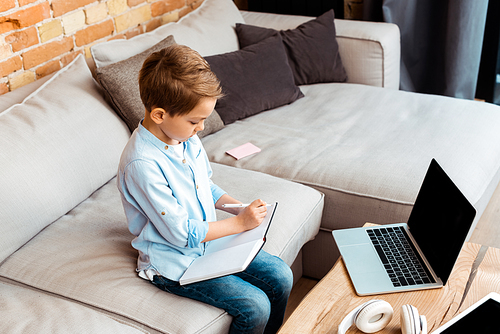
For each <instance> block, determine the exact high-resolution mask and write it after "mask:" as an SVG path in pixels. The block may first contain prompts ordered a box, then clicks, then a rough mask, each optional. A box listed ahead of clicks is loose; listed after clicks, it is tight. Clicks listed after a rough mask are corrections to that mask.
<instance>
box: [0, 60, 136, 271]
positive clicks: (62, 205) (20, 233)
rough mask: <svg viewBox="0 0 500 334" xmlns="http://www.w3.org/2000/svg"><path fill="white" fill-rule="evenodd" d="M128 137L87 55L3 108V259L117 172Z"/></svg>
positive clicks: (0, 228) (0, 170)
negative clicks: (109, 103)
mask: <svg viewBox="0 0 500 334" xmlns="http://www.w3.org/2000/svg"><path fill="white" fill-rule="evenodd" d="M6 98H8V97H6ZM0 99H3V96H2V97H0ZM129 136H130V132H129V131H128V129H127V127H126V126H125V124H124V123H123V122H122V121H121V119H120V118H119V117H118V116H117V115H116V114H115V113H114V111H113V110H112V109H111V108H110V107H109V106H108V105H107V104H106V102H105V101H104V99H103V97H102V95H101V93H100V91H99V89H98V86H97V84H96V82H95V81H94V79H93V78H92V75H91V73H90V70H89V68H88V66H87V63H86V62H85V59H84V58H83V56H81V55H80V56H79V57H78V58H76V59H75V60H74V61H73V62H72V63H71V64H70V65H68V66H67V67H65V68H64V69H62V70H61V71H59V72H57V73H56V74H55V75H54V76H52V77H51V78H50V79H49V80H47V81H46V82H45V83H44V84H43V85H42V86H41V87H39V88H38V89H37V90H36V91H35V92H33V93H32V94H31V95H29V96H28V97H27V98H26V99H25V100H24V101H23V102H22V103H20V104H15V105H13V106H11V107H10V108H8V109H6V110H5V111H3V112H1V113H0V245H2V247H1V248H0V262H2V261H3V260H4V259H5V258H7V257H8V256H9V255H10V254H11V253H13V252H14V251H16V249H18V248H19V247H21V246H22V245H23V244H24V243H26V242H27V241H29V240H30V239H31V238H32V237H33V236H35V235H36V234H37V233H38V232H39V231H40V230H42V229H43V228H44V227H46V226H47V225H49V224H50V223H52V222H53V221H54V220H56V219H57V218H59V217H60V216H62V215H64V214H66V213H67V212H68V211H69V210H71V209H72V208H73V207H75V206H76V205H78V204H79V203H80V202H82V201H83V200H85V199H86V198H87V197H88V196H89V195H91V194H92V193H93V192H94V191H95V190H97V189H98V188H100V187H101V186H102V185H103V184H105V183H106V182H107V181H109V180H110V179H111V178H112V177H113V176H114V175H116V170H117V167H118V161H119V157H120V154H121V152H122V150H123V147H124V146H125V144H126V143H127V141H128V138H129Z"/></svg>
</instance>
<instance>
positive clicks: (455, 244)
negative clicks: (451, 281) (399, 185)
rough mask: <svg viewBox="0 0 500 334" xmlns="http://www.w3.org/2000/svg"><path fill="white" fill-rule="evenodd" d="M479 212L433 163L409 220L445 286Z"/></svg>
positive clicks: (417, 240)
mask: <svg viewBox="0 0 500 334" xmlns="http://www.w3.org/2000/svg"><path fill="white" fill-rule="evenodd" d="M475 215H476V210H475V209H474V207H473V206H472V205H471V204H470V203H469V201H468V200H467V199H466V198H465V196H464V195H463V194H462V193H461V192H460V190H459V189H458V188H457V186H456V185H455V184H454V183H453V181H452V180H451V179H450V178H449V177H448V175H446V173H445V172H444V171H443V169H442V168H441V167H440V166H439V165H438V163H437V162H436V161H435V160H434V159H433V160H432V161H431V165H430V167H429V170H428V171H427V174H426V176H425V178H424V181H423V183H422V187H421V188H420V191H419V193H418V196H417V199H416V201H415V205H414V207H413V209H412V212H411V215H410V218H409V219H408V227H409V228H410V232H411V234H412V236H413V238H414V239H415V241H416V242H417V244H418V246H419V247H420V249H421V250H422V252H423V254H424V255H425V257H426V258H427V260H428V261H429V263H430V265H431V267H432V269H433V270H434V272H435V273H436V275H437V276H438V277H439V278H441V280H442V281H443V284H446V282H447V280H448V278H449V276H450V273H451V270H452V269H453V266H454V264H455V261H456V259H457V258H458V254H459V253H460V250H461V248H462V245H463V243H464V241H465V238H466V237H467V234H468V232H469V229H470V227H471V225H472V222H473V220H474V216H475Z"/></svg>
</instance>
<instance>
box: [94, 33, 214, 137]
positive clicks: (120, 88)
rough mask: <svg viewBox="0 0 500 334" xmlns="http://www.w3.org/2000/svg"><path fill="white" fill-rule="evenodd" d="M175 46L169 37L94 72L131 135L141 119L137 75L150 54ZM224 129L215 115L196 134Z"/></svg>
mask: <svg viewBox="0 0 500 334" xmlns="http://www.w3.org/2000/svg"><path fill="white" fill-rule="evenodd" d="M172 44H175V40H174V37H173V36H172V35H170V36H168V37H167V38H165V39H164V40H162V41H161V42H159V43H157V44H155V45H153V46H152V47H151V48H149V49H147V50H145V51H143V52H141V53H139V54H137V55H135V56H133V57H130V58H128V59H125V60H122V61H119V62H117V63H114V64H110V65H107V66H104V67H98V68H97V69H96V77H97V81H98V82H99V83H100V84H101V86H102V87H103V88H104V91H105V93H106V96H107V98H108V101H109V102H110V104H111V105H112V107H113V109H115V111H116V112H117V114H118V115H119V116H120V117H121V118H122V119H123V120H124V121H125V123H126V124H127V126H128V128H129V129H130V131H134V130H135V128H137V126H138V125H139V121H140V120H141V119H142V118H143V117H144V105H143V104H142V100H141V95H140V93H139V83H138V77H139V71H140V70H141V68H142V64H143V63H144V61H145V60H146V58H147V57H149V55H150V54H152V53H153V52H156V51H160V50H162V49H164V48H166V47H168V46H170V45H172ZM223 127H224V123H223V122H222V120H221V119H220V117H219V115H218V114H217V112H216V111H214V112H213V113H212V114H211V115H210V117H208V118H207V120H206V121H205V129H204V130H203V131H202V132H200V133H198V136H199V137H203V136H206V135H208V134H210V133H213V132H215V131H218V130H220V129H222V128H223Z"/></svg>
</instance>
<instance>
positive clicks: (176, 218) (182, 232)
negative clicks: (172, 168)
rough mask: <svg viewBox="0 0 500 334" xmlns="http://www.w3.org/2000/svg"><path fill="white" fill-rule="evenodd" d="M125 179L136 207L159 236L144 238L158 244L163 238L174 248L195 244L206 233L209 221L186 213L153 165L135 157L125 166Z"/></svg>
mask: <svg viewBox="0 0 500 334" xmlns="http://www.w3.org/2000/svg"><path fill="white" fill-rule="evenodd" d="M124 182H125V186H126V188H127V191H128V192H129V194H130V195H131V197H133V198H134V200H135V201H136V203H137V205H138V206H139V208H138V209H139V210H140V211H142V212H143V214H144V215H145V216H146V217H147V218H148V219H149V221H150V222H151V223H152V224H153V225H154V227H155V228H156V230H157V231H158V233H159V235H154V233H152V235H147V236H144V238H146V239H148V240H150V241H152V242H157V243H164V241H163V240H161V239H160V238H162V239H164V240H166V241H167V242H169V243H170V244H172V245H174V246H177V247H191V248H192V247H198V246H199V244H200V243H201V242H202V241H203V240H204V239H205V237H206V234H207V232H208V223H207V222H205V221H201V220H196V219H189V215H188V212H187V211H186V210H185V209H184V208H183V207H182V206H180V205H179V204H178V202H177V199H176V198H175V197H174V196H173V194H172V190H171V189H170V187H169V185H168V182H167V180H166V179H165V177H164V176H163V173H162V172H161V170H160V168H159V167H158V166H156V165H155V164H153V163H151V162H148V161H144V160H135V161H133V162H131V163H130V164H129V165H128V166H127V167H126V169H125V172H124Z"/></svg>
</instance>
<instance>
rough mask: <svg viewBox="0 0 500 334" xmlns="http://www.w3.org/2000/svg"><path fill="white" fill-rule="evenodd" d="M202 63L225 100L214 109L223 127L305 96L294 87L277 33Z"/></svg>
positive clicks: (209, 58)
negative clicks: (217, 84)
mask: <svg viewBox="0 0 500 334" xmlns="http://www.w3.org/2000/svg"><path fill="white" fill-rule="evenodd" d="M205 59H206V60H207V61H208V63H209V64H210V68H211V69H212V71H213V72H214V73H215V75H217V78H218V79H219V81H220V82H221V86H222V91H223V93H224V97H223V98H221V99H219V100H218V101H217V104H216V105H215V108H216V109H217V112H218V113H219V115H220V117H221V118H222V120H223V121H224V124H226V125H227V124H230V123H233V122H235V121H237V120H239V119H243V118H245V117H249V116H252V115H255V114H257V113H259V112H261V111H264V110H268V109H273V108H276V107H279V106H282V105H285V104H289V103H292V102H293V101H295V100H297V99H299V98H301V97H303V96H304V94H302V92H301V91H300V89H299V87H297V86H296V85H295V83H294V79H293V74H292V70H291V69H290V66H289V65H288V60H287V56H286V52H285V49H284V47H283V42H282V40H281V36H280V35H279V34H277V33H276V34H274V35H273V36H271V37H269V38H266V39H265V40H263V41H261V42H259V43H256V44H252V45H250V46H247V47H246V48H243V49H241V50H238V51H234V52H228V53H223V54H220V55H216V56H210V57H205Z"/></svg>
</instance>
